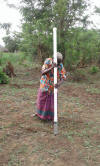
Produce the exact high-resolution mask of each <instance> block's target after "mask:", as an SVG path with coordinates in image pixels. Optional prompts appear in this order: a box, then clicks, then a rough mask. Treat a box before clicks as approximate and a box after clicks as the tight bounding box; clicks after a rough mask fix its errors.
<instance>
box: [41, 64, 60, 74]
mask: <svg viewBox="0 0 100 166" xmlns="http://www.w3.org/2000/svg"><path fill="white" fill-rule="evenodd" d="M56 66H57V65H56V64H55V63H53V64H52V66H51V67H50V68H48V69H45V70H41V73H42V75H43V74H46V73H48V72H49V71H50V70H52V69H53V68H54V67H56Z"/></svg>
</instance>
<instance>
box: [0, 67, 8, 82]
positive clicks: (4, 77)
mask: <svg viewBox="0 0 100 166" xmlns="http://www.w3.org/2000/svg"><path fill="white" fill-rule="evenodd" d="M7 83H9V77H8V76H7V75H6V74H5V73H4V72H3V70H2V68H1V67H0V84H7Z"/></svg>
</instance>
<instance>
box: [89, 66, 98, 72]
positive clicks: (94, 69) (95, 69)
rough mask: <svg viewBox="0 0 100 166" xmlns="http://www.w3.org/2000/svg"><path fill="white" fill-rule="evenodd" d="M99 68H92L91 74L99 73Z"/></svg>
mask: <svg viewBox="0 0 100 166" xmlns="http://www.w3.org/2000/svg"><path fill="white" fill-rule="evenodd" d="M99 70H100V69H99V67H97V66H92V67H91V68H90V73H91V74H95V73H97V72H99Z"/></svg>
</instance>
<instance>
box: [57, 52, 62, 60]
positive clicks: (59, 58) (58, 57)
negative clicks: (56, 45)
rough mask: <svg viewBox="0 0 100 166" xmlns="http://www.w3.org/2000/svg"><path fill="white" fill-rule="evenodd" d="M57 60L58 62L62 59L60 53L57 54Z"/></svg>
mask: <svg viewBox="0 0 100 166" xmlns="http://www.w3.org/2000/svg"><path fill="white" fill-rule="evenodd" d="M57 59H58V60H62V59H63V56H62V54H61V53H60V52H57Z"/></svg>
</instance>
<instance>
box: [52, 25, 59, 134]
mask: <svg viewBox="0 0 100 166" xmlns="http://www.w3.org/2000/svg"><path fill="white" fill-rule="evenodd" d="M53 54H54V55H53V56H54V62H55V63H56V64H57V28H55V27H54V28H53ZM54 84H57V67H54ZM57 123H58V118H57V88H55V87H54V134H55V135H56V134H57V133H58V124H57Z"/></svg>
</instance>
